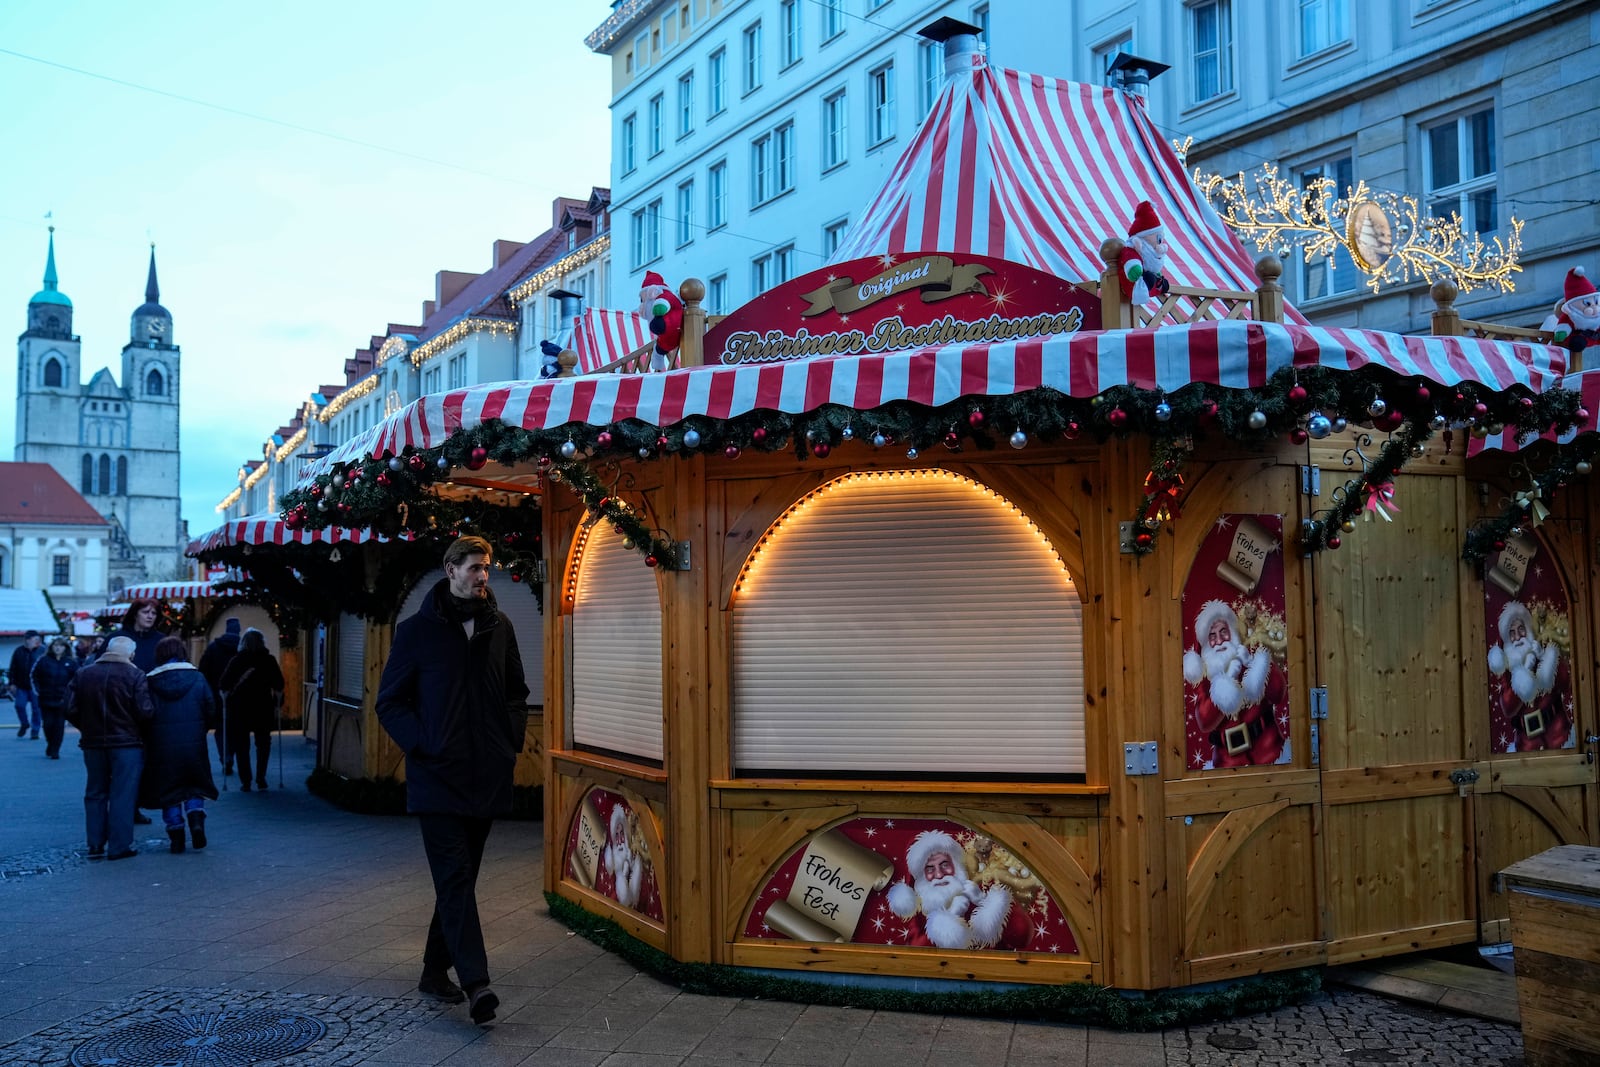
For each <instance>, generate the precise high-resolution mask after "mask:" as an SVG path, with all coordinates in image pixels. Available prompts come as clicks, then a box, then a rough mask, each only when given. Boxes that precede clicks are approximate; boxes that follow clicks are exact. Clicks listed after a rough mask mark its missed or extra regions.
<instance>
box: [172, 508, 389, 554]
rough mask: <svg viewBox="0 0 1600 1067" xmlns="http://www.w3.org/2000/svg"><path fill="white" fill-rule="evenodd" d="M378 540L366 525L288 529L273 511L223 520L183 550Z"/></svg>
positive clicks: (192, 552) (359, 542) (195, 550)
mask: <svg viewBox="0 0 1600 1067" xmlns="http://www.w3.org/2000/svg"><path fill="white" fill-rule="evenodd" d="M382 540H385V539H384V538H382V537H379V536H377V535H376V534H374V533H373V532H372V531H371V530H366V529H361V530H351V529H346V528H345V527H343V526H325V527H323V528H322V529H320V530H308V529H301V530H291V529H290V528H289V527H288V525H287V524H286V523H285V522H284V521H283V520H282V519H281V518H279V517H278V516H277V515H250V516H247V517H245V518H243V519H234V520H232V521H231V522H225V523H223V524H222V525H221V526H219V527H217V528H216V529H215V530H212V531H211V532H210V533H205V534H201V535H200V536H199V537H197V538H195V539H194V540H193V541H190V542H189V547H188V549H187V553H188V554H189V555H191V556H198V555H199V554H200V553H202V552H209V551H211V550H212V549H216V548H225V547H227V546H229V545H288V544H296V545H311V544H328V545H337V544H352V545H359V544H364V543H365V542H367V541H382Z"/></svg>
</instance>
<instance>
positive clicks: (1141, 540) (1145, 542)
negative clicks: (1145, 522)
mask: <svg viewBox="0 0 1600 1067" xmlns="http://www.w3.org/2000/svg"><path fill="white" fill-rule="evenodd" d="M1154 541H1155V537H1153V536H1152V535H1151V534H1150V532H1149V531H1147V530H1146V531H1141V532H1139V533H1136V534H1134V535H1133V543H1134V544H1136V545H1138V546H1139V547H1140V548H1149V547H1150V545H1151V544H1152V543H1153V542H1154Z"/></svg>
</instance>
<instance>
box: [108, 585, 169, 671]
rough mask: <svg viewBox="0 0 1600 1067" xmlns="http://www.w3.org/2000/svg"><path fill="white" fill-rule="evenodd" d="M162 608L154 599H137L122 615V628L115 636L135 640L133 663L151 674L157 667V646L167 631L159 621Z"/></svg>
mask: <svg viewBox="0 0 1600 1067" xmlns="http://www.w3.org/2000/svg"><path fill="white" fill-rule="evenodd" d="M160 618H161V609H160V607H158V606H157V604H156V602H155V601H154V600H143V599H141V600H135V601H132V602H131V603H130V604H129V605H128V610H127V612H126V613H124V614H123V616H122V628H121V629H120V630H118V631H117V632H116V633H114V634H112V635H111V636H113V637H126V638H129V639H131V640H132V641H133V649H134V651H133V665H134V666H135V667H138V668H139V669H140V670H141V671H144V672H145V673H146V674H149V673H150V672H151V671H153V670H155V669H156V646H157V645H159V644H160V643H161V639H162V638H163V637H165V636H167V632H166V631H165V630H163V629H161V628H160V627H159V626H158V625H157V622H158V621H159V620H160Z"/></svg>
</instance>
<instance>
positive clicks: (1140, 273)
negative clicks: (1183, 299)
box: [1117, 200, 1169, 304]
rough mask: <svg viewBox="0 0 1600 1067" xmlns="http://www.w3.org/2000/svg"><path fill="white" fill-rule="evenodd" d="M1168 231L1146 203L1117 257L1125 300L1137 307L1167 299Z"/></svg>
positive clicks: (1140, 204) (1130, 227) (1141, 203)
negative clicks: (1149, 301)
mask: <svg viewBox="0 0 1600 1067" xmlns="http://www.w3.org/2000/svg"><path fill="white" fill-rule="evenodd" d="M1166 266H1167V231H1166V228H1165V227H1164V226H1162V225H1161V219H1160V218H1159V217H1157V215H1156V209H1155V208H1154V207H1153V206H1152V205H1151V203H1150V201H1148V200H1142V201H1140V202H1139V206H1138V207H1137V208H1135V209H1134V212H1133V221H1132V222H1131V223H1129V224H1128V243H1127V244H1126V245H1125V246H1123V249H1122V252H1121V254H1120V255H1118V256H1117V273H1118V278H1119V280H1120V281H1121V283H1122V296H1123V298H1124V299H1126V300H1131V301H1133V302H1134V303H1135V304H1143V303H1144V302H1145V301H1147V300H1149V299H1150V298H1151V297H1153V296H1154V297H1163V296H1166V295H1167V289H1168V288H1169V287H1168V285H1167V279H1166V276H1165V275H1164V274H1163V273H1162V272H1163V271H1164V270H1165V269H1166Z"/></svg>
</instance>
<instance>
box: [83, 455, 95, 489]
mask: <svg viewBox="0 0 1600 1067" xmlns="http://www.w3.org/2000/svg"><path fill="white" fill-rule="evenodd" d="M81 492H82V493H83V494H84V495H85V496H88V495H89V494H91V493H93V492H94V457H93V456H91V455H89V453H87V452H85V453H84V454H83V488H82V490H81Z"/></svg>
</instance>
